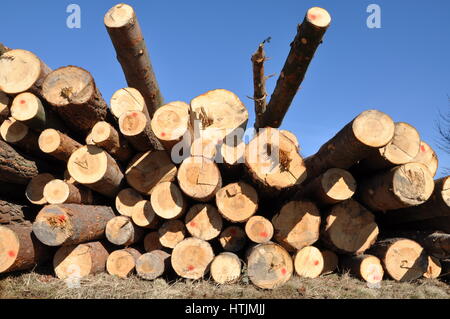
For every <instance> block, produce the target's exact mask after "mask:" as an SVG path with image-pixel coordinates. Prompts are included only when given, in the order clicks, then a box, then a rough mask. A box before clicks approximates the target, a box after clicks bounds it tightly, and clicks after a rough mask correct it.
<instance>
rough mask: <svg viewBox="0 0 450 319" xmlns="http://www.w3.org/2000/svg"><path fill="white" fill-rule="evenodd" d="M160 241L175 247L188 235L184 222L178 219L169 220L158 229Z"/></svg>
mask: <svg viewBox="0 0 450 319" xmlns="http://www.w3.org/2000/svg"><path fill="white" fill-rule="evenodd" d="M158 234H159V242H160V243H161V245H162V246H163V247H166V248H174V247H175V246H176V245H177V244H178V243H179V242H181V241H183V240H184V239H185V237H186V228H185V225H184V223H183V222H182V221H181V220H178V219H172V220H168V221H166V222H165V223H163V224H162V225H161V227H160V228H159V229H158Z"/></svg>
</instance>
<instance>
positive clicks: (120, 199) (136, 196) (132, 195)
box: [115, 188, 144, 217]
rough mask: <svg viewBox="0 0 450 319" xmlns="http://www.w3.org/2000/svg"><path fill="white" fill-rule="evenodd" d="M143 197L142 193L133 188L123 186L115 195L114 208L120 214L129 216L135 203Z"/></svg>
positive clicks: (134, 207)
mask: <svg viewBox="0 0 450 319" xmlns="http://www.w3.org/2000/svg"><path fill="white" fill-rule="evenodd" d="M143 199H144V198H143V197H142V195H141V194H140V193H138V192H137V191H135V190H134V189H132V188H124V189H122V190H121V191H120V192H119V193H118V194H117V196H116V201H115V203H116V209H117V211H118V212H119V213H120V214H121V215H123V216H128V217H131V216H132V215H133V212H134V210H135V209H136V204H137V203H139V202H140V201H142V200H143Z"/></svg>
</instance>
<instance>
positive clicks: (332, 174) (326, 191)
mask: <svg viewBox="0 0 450 319" xmlns="http://www.w3.org/2000/svg"><path fill="white" fill-rule="evenodd" d="M355 191H356V181H355V179H354V178H353V176H352V174H350V173H349V172H348V171H346V170H344V169H341V168H330V169H328V170H326V171H325V173H323V174H321V175H320V176H318V177H316V178H315V179H313V180H312V181H311V182H310V183H308V184H307V185H306V186H304V187H302V188H301V189H300V190H299V192H297V194H296V196H297V197H298V198H302V197H306V198H310V199H312V200H314V202H315V203H316V204H317V205H318V206H321V207H323V206H327V205H334V204H337V203H339V202H342V201H344V200H347V199H349V198H350V197H352V196H353V194H354V193H355Z"/></svg>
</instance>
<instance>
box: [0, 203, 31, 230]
mask: <svg viewBox="0 0 450 319" xmlns="http://www.w3.org/2000/svg"><path fill="white" fill-rule="evenodd" d="M32 218H34V212H33V210H32V209H31V208H30V207H28V206H26V205H20V204H18V203H15V202H10V201H6V200H3V199H0V225H8V224H25V223H30V220H32Z"/></svg>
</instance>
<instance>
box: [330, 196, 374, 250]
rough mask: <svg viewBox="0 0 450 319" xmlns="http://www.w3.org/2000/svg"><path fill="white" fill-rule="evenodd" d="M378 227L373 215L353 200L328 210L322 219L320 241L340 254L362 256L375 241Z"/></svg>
mask: <svg viewBox="0 0 450 319" xmlns="http://www.w3.org/2000/svg"><path fill="white" fill-rule="evenodd" d="M378 233H379V229H378V225H377V224H376V222H375V217H374V215H373V214H372V213H371V212H370V211H368V210H367V209H366V208H365V207H364V206H362V205H360V204H359V203H358V202H356V201H355V200H353V199H349V200H346V201H344V202H342V203H339V204H336V205H334V206H332V207H331V208H330V210H329V211H328V212H327V214H326V217H325V218H324V224H323V226H322V231H321V241H322V243H323V244H325V246H327V247H328V248H329V249H331V250H333V251H335V252H338V253H342V254H362V253H364V251H366V250H367V249H369V248H370V247H371V246H372V245H373V244H374V243H375V240H376V239H377V236H378Z"/></svg>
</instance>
